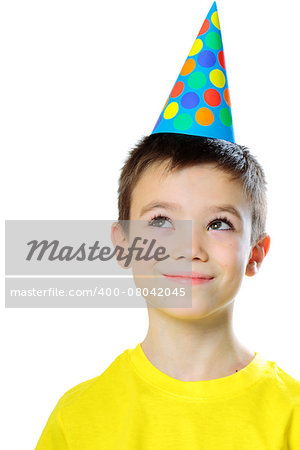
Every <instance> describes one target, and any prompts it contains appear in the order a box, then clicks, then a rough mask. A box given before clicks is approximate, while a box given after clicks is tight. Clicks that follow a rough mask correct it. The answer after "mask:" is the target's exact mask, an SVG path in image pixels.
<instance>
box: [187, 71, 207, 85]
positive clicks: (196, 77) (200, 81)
mask: <svg viewBox="0 0 300 450" xmlns="http://www.w3.org/2000/svg"><path fill="white" fill-rule="evenodd" d="M188 85H189V86H190V88H192V89H200V88H202V87H203V86H205V85H206V76H205V75H204V73H202V72H193V73H191V75H190V76H189V79H188Z"/></svg>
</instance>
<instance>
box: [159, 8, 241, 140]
mask: <svg viewBox="0 0 300 450" xmlns="http://www.w3.org/2000/svg"><path fill="white" fill-rule="evenodd" d="M154 133H182V134H189V135H195V136H205V137H211V138H217V139H224V140H227V141H230V142H234V133H233V126H232V115H231V104H230V98H229V89H228V81H227V73H226V67H225V59H224V50H223V42H222V35H221V29H220V23H219V16H218V10H217V5H216V2H214V3H213V5H212V7H211V8H210V11H209V13H208V14H207V17H206V19H205V20H204V22H203V25H202V27H201V28H200V31H199V33H198V36H197V37H196V40H195V42H194V44H193V46H192V48H191V50H190V52H189V54H188V57H187V59H186V60H185V63H184V64H183V66H182V69H181V71H180V74H179V76H178V78H177V80H176V83H175V84H174V86H173V89H172V90H171V93H170V95H169V97H168V99H167V101H166V103H165V105H164V107H163V110H162V112H161V114H160V116H159V118H158V120H157V122H156V125H155V127H154V129H153V131H152V133H151V134H154Z"/></svg>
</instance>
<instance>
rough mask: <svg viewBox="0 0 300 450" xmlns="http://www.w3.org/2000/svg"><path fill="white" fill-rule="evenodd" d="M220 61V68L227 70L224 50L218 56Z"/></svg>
mask: <svg viewBox="0 0 300 450" xmlns="http://www.w3.org/2000/svg"><path fill="white" fill-rule="evenodd" d="M218 59H219V63H220V66H221V67H223V69H226V67H225V58H224V52H223V50H221V51H220V52H219V54H218Z"/></svg>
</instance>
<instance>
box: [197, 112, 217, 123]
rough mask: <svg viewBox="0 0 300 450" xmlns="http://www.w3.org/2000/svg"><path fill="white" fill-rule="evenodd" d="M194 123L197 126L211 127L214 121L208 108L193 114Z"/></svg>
mask: <svg viewBox="0 0 300 450" xmlns="http://www.w3.org/2000/svg"><path fill="white" fill-rule="evenodd" d="M195 119H196V122H197V123H199V125H204V126H207V125H211V124H212V123H213V121H214V120H215V118H214V115H213V112H212V111H211V110H210V109H208V108H200V109H198V111H197V112H196V114H195Z"/></svg>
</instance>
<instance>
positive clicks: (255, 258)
mask: <svg viewBox="0 0 300 450" xmlns="http://www.w3.org/2000/svg"><path fill="white" fill-rule="evenodd" d="M270 242H271V238H270V236H269V235H268V234H265V236H264V237H263V238H262V239H261V240H260V241H258V242H257V244H256V245H255V246H254V247H253V248H252V251H251V254H250V258H249V261H248V264H247V267H246V272H245V274H246V275H247V276H248V277H253V275H255V274H256V273H257V272H258V270H259V268H260V266H261V264H262V262H263V260H264V258H265V256H266V255H267V253H268V251H269V248H270Z"/></svg>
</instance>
